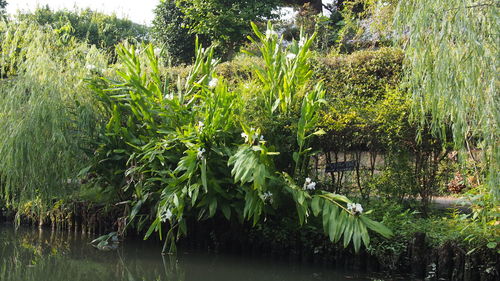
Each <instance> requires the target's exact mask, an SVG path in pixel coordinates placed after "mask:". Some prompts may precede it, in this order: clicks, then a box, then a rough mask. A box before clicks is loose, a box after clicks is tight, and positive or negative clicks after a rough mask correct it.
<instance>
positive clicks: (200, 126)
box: [198, 121, 205, 132]
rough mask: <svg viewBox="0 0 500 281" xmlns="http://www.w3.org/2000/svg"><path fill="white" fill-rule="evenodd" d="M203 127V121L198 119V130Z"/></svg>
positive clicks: (201, 129)
mask: <svg viewBox="0 0 500 281" xmlns="http://www.w3.org/2000/svg"><path fill="white" fill-rule="evenodd" d="M203 127H205V124H203V122H201V121H198V131H199V132H201V131H203Z"/></svg>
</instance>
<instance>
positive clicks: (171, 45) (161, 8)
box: [152, 0, 194, 63]
mask: <svg viewBox="0 0 500 281" xmlns="http://www.w3.org/2000/svg"><path fill="white" fill-rule="evenodd" d="M154 13H155V18H154V20H153V28H152V34H153V38H154V39H155V40H156V41H157V42H158V43H160V44H162V45H164V48H165V49H166V50H167V51H168V53H169V54H170V55H171V57H172V60H173V62H174V63H179V62H185V63H188V62H191V60H192V58H193V57H194V35H193V34H192V33H191V32H190V30H189V29H188V23H187V21H186V20H185V19H184V13H182V11H181V9H180V8H179V7H177V6H176V4H175V0H165V1H162V2H160V3H159V4H158V6H156V8H155V10H154Z"/></svg>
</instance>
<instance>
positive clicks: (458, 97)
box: [396, 0, 500, 198]
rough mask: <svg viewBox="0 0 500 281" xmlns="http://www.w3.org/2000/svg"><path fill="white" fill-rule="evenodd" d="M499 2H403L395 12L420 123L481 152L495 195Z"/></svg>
mask: <svg viewBox="0 0 500 281" xmlns="http://www.w3.org/2000/svg"><path fill="white" fill-rule="evenodd" d="M498 8H499V5H498V2H497V1H488V0H484V1H472V0H442V1H436V0H418V1H417V0H403V1H400V3H399V6H398V8H397V12H396V14H397V18H396V27H397V31H398V34H399V36H400V37H399V38H398V39H399V42H400V43H401V44H403V46H404V49H405V52H406V67H407V74H408V76H407V79H408V80H407V82H408V84H409V86H410V88H411V90H412V92H413V99H414V101H415V102H416V103H415V104H416V112H417V113H420V114H419V116H420V120H421V122H422V123H424V122H426V120H427V119H426V116H427V115H428V114H430V115H431V116H432V118H431V121H430V122H431V126H432V128H433V129H434V131H435V133H436V134H438V135H441V136H442V137H445V132H444V131H445V130H446V127H447V126H451V129H452V132H453V138H454V142H455V144H456V146H457V147H458V148H467V149H468V150H470V149H471V148H473V147H479V148H481V149H482V150H483V151H484V153H485V157H484V159H485V160H486V161H485V162H486V163H487V164H488V167H489V173H488V174H489V177H488V179H489V185H490V187H491V188H492V191H493V193H494V194H496V196H497V198H498V196H499V195H500V194H499V176H498V175H499V174H498V170H499V161H500V151H499V147H498V140H499V137H500V133H499V128H498V122H499V120H500V110H499V98H500V95H498V89H497V87H498V63H499V61H498V58H499V54H498V46H499V43H500V41H499V36H498V30H499V29H500V26H499V21H500V18H499V16H498Z"/></svg>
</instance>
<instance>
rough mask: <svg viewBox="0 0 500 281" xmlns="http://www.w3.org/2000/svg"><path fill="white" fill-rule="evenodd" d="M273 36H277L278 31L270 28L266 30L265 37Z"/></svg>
mask: <svg viewBox="0 0 500 281" xmlns="http://www.w3.org/2000/svg"><path fill="white" fill-rule="evenodd" d="M274 36H278V33H276V31H274V30H272V29H268V30H266V38H271V37H274Z"/></svg>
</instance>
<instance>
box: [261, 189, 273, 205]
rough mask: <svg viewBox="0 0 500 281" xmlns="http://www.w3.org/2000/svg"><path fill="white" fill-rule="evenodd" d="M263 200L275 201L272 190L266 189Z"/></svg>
mask: <svg viewBox="0 0 500 281" xmlns="http://www.w3.org/2000/svg"><path fill="white" fill-rule="evenodd" d="M262 200H264V201H268V200H269V202H271V203H272V202H273V194H272V193H271V192H270V191H266V192H264V194H262Z"/></svg>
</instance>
